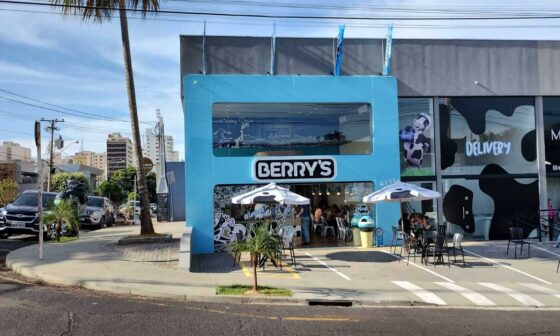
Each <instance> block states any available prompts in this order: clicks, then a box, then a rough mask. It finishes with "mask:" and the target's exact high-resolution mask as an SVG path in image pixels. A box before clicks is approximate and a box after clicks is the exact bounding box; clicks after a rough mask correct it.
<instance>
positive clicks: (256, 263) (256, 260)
mask: <svg viewBox="0 0 560 336" xmlns="http://www.w3.org/2000/svg"><path fill="white" fill-rule="evenodd" d="M251 257H252V258H251V259H253V260H252V261H253V291H255V292H257V288H258V286H257V267H258V266H259V254H258V253H253V254H252V255H251Z"/></svg>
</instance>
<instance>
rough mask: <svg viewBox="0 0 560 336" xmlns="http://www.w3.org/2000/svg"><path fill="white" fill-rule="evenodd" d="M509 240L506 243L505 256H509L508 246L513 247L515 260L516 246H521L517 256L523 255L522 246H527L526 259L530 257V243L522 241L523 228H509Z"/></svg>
mask: <svg viewBox="0 0 560 336" xmlns="http://www.w3.org/2000/svg"><path fill="white" fill-rule="evenodd" d="M509 233H510V238H509V241H508V246H507V250H506V254H509V244H510V243H513V245H514V258H515V259H517V245H521V249H520V250H519V254H523V245H527V257H531V243H530V242H526V241H524V240H523V228H521V227H510V228H509Z"/></svg>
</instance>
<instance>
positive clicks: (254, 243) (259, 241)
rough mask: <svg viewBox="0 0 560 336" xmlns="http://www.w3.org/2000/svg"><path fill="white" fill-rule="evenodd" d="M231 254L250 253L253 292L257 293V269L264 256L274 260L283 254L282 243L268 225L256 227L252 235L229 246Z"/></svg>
mask: <svg viewBox="0 0 560 336" xmlns="http://www.w3.org/2000/svg"><path fill="white" fill-rule="evenodd" d="M228 248H229V251H230V252H231V253H234V254H237V253H241V252H249V253H250V256H251V257H250V258H251V265H252V266H253V291H255V292H256V291H257V289H258V286H257V267H258V265H259V260H260V259H261V257H262V256H267V257H269V258H270V259H272V260H274V259H275V258H277V257H278V256H279V255H280V254H281V253H282V241H281V239H280V237H278V236H277V235H275V234H273V233H270V231H269V229H268V225H267V224H261V225H259V226H254V227H253V230H252V234H251V235H248V236H247V238H245V239H243V240H235V241H233V242H231V243H230V244H229V245H228Z"/></svg>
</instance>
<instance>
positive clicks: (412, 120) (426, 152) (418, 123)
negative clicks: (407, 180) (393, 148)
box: [399, 98, 435, 176]
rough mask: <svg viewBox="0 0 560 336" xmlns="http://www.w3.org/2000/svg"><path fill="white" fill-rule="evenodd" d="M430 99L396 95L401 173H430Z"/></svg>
mask: <svg viewBox="0 0 560 336" xmlns="http://www.w3.org/2000/svg"><path fill="white" fill-rule="evenodd" d="M433 111H434V108H433V99H432V98H399V145H400V153H401V176H434V175H435V170H434V167H435V156H434V152H435V150H434V123H433V120H434V118H433V116H434V112H433Z"/></svg>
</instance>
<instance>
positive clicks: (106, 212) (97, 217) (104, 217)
mask: <svg viewBox="0 0 560 336" xmlns="http://www.w3.org/2000/svg"><path fill="white" fill-rule="evenodd" d="M80 224H81V225H82V227H84V226H94V227H96V228H104V227H107V226H113V224H115V216H114V209H113V205H112V204H111V201H110V200H109V199H108V198H107V197H97V196H88V201H87V203H86V213H85V214H84V215H81V216H80Z"/></svg>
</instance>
